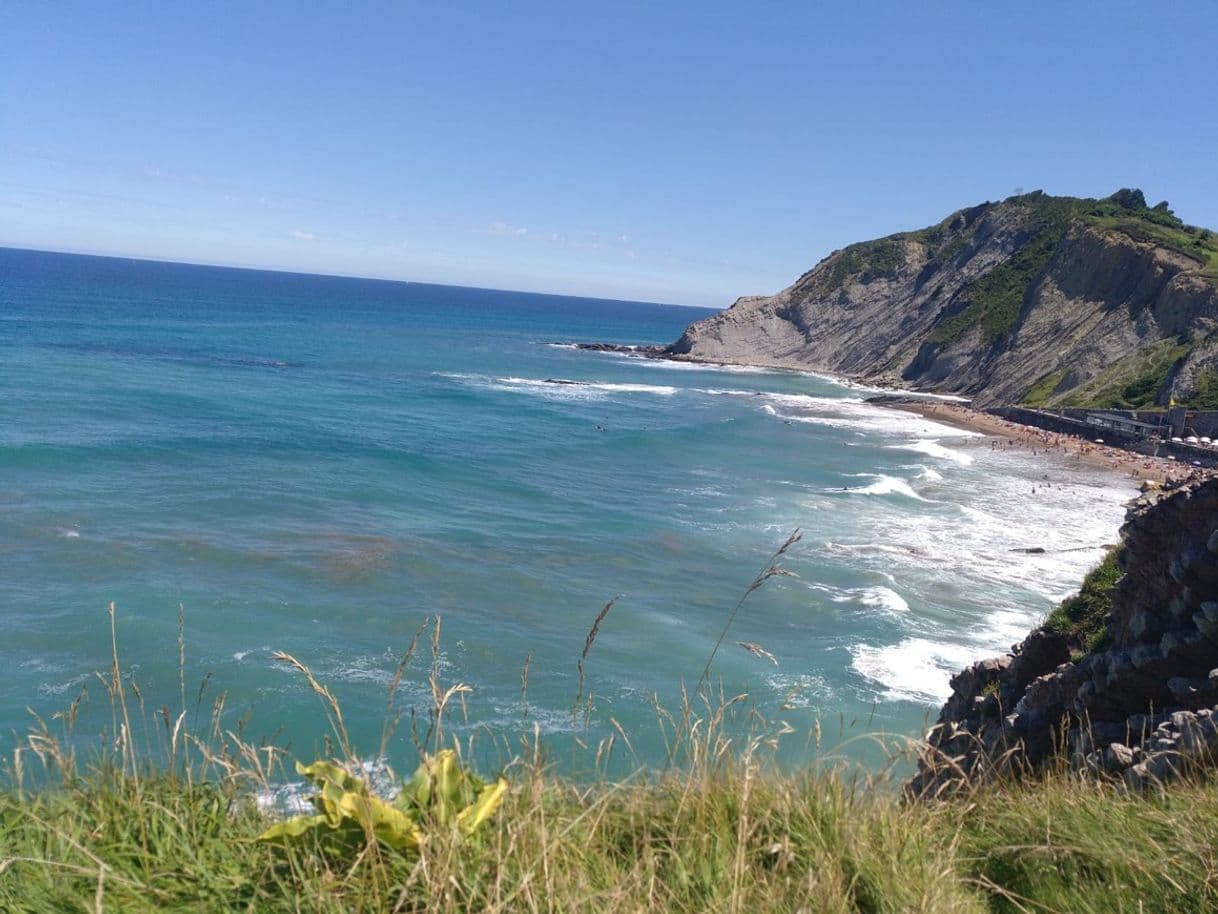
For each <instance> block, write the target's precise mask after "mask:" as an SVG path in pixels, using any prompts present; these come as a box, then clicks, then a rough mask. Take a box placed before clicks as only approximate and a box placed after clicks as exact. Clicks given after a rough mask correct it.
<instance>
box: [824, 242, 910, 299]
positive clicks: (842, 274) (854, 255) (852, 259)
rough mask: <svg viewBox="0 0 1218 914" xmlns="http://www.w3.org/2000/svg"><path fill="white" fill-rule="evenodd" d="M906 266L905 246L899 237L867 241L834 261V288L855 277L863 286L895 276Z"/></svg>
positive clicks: (845, 249) (841, 254)
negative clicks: (891, 275)
mask: <svg viewBox="0 0 1218 914" xmlns="http://www.w3.org/2000/svg"><path fill="white" fill-rule="evenodd" d="M904 263H905V245H904V244H903V243H902V242H901V240H900V238H899V236H894V237H891V238H880V239H878V240H877V241H863V242H859V243H858V244H852V245H850V246H849V247H847V248H844V249H843V250H842V252H841V253H840V254H838V256H837V260H836V261H834V264H833V271H832V272H831V273H830V274H829V281H830V285H831V286H832V287H833V288H837V287H839V286H841V284H842V283H843V282H845V281H846V279H847V278H849V277H851V276H855V277H857V278H858V281H859V282H864V283H866V282H871V281H872V280H874V279H878V278H879V277H881V276H885V275H887V274H890V273H893V272H895V271H896V270H898V269H899V268H900V267H901V266H903V265H904Z"/></svg>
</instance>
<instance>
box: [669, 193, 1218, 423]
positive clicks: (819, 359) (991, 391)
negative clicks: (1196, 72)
mask: <svg viewBox="0 0 1218 914" xmlns="http://www.w3.org/2000/svg"><path fill="white" fill-rule="evenodd" d="M664 351H665V353H666V354H667V355H669V356H675V357H678V358H689V359H695V360H708V361H718V362H736V363H750V364H766V365H775V366H784V367H793V368H810V369H821V370H827V371H833V372H838V373H843V374H847V375H850V376H853V377H857V378H860V379H864V380H872V381H878V382H886V383H895V384H899V385H906V386H910V385H912V386H914V387H917V388H921V389H926V390H934V391H940V392H945V393H956V394H963V395H966V396H971V397H973V398H974V399H975V401H976V402H977V404H978V405H982V406H985V405H993V404H999V403H1004V404H1005V403H1018V402H1029V403H1032V404H1037V405H1091V404H1096V405H1107V406H1128V407H1139V406H1147V405H1151V404H1154V403H1158V404H1166V403H1168V402H1169V400H1170V399H1171V398H1173V397H1174V398H1175V399H1176V400H1177V401H1179V402H1181V403H1183V402H1189V403H1191V404H1193V405H1196V406H1214V407H1218V238H1215V237H1214V236H1213V234H1212V233H1211V232H1209V231H1208V230H1205V229H1197V228H1193V227H1190V226H1186V225H1184V224H1183V223H1182V222H1181V221H1180V220H1179V219H1177V218H1176V217H1175V216H1174V215H1173V214H1172V213H1171V211H1170V209H1168V207H1167V204H1166V203H1161V204H1159V205H1158V206H1155V207H1153V208H1151V207H1148V206H1147V205H1146V201H1145V199H1144V198H1143V196H1142V193H1141V192H1140V191H1136V190H1122V191H1118V192H1117V193H1116V194H1113V195H1112V196H1111V197H1108V198H1105V199H1103V200H1091V199H1080V198H1075V197H1051V196H1048V195H1046V194H1044V193H1041V192H1039V191H1037V192H1034V193H1031V194H1024V195H1022V196H1017V197H1011V198H1009V199H1007V200H1004V201H1002V202H1001V203H983V204H981V205H980V206H975V207H972V208H971V209H964V210H960V211H959V212H956V213H953V214H952V215H951V216H949V217H948V218H946V219H944V220H943V221H942V222H941V223H939V224H938V225H935V226H932V227H930V228H926V229H922V230H920V231H915V232H905V233H901V234H897V235H890V236H889V237H887V238H881V239H878V240H876V241H868V242H862V243H859V244H853V245H850V246H849V247H847V248H845V249H843V250H840V251H835V252H834V253H832V254H830V255H829V256H828V257H826V258H825V259H824V260H822V261H821V262H820V263H819V264H817V265H816V267H814V268H813V269H812V270H810V271H809V272H807V273H805V274H804V275H803V276H801V277H800V278H799V279H798V280H797V281H796V282H795V283H794V284H793V285H792V286H790V287H789V288H787V289H784V290H783V291H782V292H779V293H778V294H777V295H773V296H768V297H749V298H741V299H739V300H738V301H737V302H736V303H735V304H734V305H732V307H731V308H729V309H728V310H726V311H723V312H720V313H719V314H717V315H714V316H712V317H710V318H707V319H705V320H702V321H698V322H697V323H694V324H692V325H691V326H690V327H689V328H688V329H687V330H686V331H685V333H684V334H683V335H682V336H681V338H680V339H679V340H677V341H676V342H675V343H673V344H672V345H670V346H668V347H666V349H665V350H664Z"/></svg>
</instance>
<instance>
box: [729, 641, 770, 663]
mask: <svg viewBox="0 0 1218 914" xmlns="http://www.w3.org/2000/svg"><path fill="white" fill-rule="evenodd" d="M736 643H737V644H739V645H740V646H741V647H742V648H744V649H745V650H746V651H748V652H749V653H750V654H752V655H753V656H754V657H761V658H762V659H764V660H768V661H770V663H772V664H774V666H778V658H777V657H775V656H774V655H773V654H771V653H770V652H769V651H767V650H766V649H765V648H764V647H762V646H761V645H760V644H758V643H757V642H756V641H737V642H736Z"/></svg>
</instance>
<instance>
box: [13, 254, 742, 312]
mask: <svg viewBox="0 0 1218 914" xmlns="http://www.w3.org/2000/svg"><path fill="white" fill-rule="evenodd" d="M0 249H2V250H7V251H22V252H26V253H30V254H63V255H65V256H68V257H95V258H97V259H99V260H131V261H135V262H136V263H164V264H169V265H171V266H182V267H208V268H210V269H215V270H242V271H245V272H247V273H280V274H283V275H286V276H313V277H320V278H322V279H359V280H364V281H366V282H387V283H397V284H400V285H414V286H439V287H442V288H449V289H477V290H479V291H481V292H503V293H507V294H514V295H544V296H547V297H549V298H581V299H586V300H588V301H604V302H628V303H630V304H636V305H658V306H660V307H664V308H697V309H701V310H703V311H722V310H724V309H723V308H719V307H715V306H713V305H694V304H688V303H684V302H663V301H650V300H646V299H639V298H608V297H605V296H603V295H570V294H568V293H565V292H543V291H538V290H535V289H501V288H497V287H494V286H470V285H464V284H461V283H452V282H431V281H429V280H419V279H400V278H392V277H388V276H366V275H360V274H356V273H313V272H307V271H304V270H293V269H287V268H285V267H252V266H248V265H238V264H231V263H211V262H207V261H202V260H176V259H175V260H165V259H162V258H159V257H138V256H134V255H131V254H99V253H97V252H96V251H70V250H58V249H50V248H31V247H27V246H25V245H20V244H12V243H9V242H5V241H0Z"/></svg>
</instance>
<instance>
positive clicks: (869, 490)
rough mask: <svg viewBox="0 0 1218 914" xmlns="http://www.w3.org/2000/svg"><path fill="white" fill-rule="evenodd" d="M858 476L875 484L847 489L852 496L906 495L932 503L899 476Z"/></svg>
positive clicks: (878, 474)
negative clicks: (871, 480) (872, 480)
mask: <svg viewBox="0 0 1218 914" xmlns="http://www.w3.org/2000/svg"><path fill="white" fill-rule="evenodd" d="M856 475H858V476H863V477H866V478H868V479H874V480H875V482H873V483H871V484H870V485H865V486H849V487H847V488H846V490H845V491H847V492H849V493H850V494H852V495H904V496H905V497H906V498H913V499H916V500H917V501H930V499H928V498H923V497H922V496H921V495H919V494H918V493H917V492H915V491H914V490H913V486H911V485H910V484H909V483H908V482H906V481H905V480H904V479H901V478H899V477H897V476H886V475H884V474H883V473H858V474H856ZM828 491H832V490H828Z"/></svg>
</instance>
